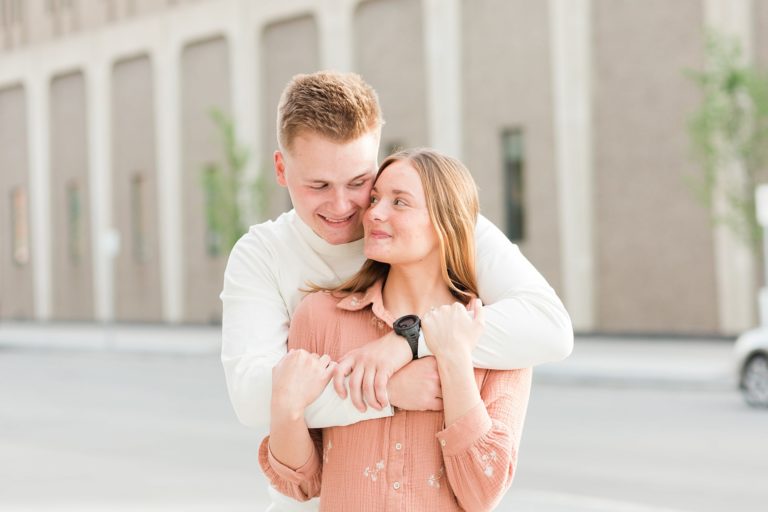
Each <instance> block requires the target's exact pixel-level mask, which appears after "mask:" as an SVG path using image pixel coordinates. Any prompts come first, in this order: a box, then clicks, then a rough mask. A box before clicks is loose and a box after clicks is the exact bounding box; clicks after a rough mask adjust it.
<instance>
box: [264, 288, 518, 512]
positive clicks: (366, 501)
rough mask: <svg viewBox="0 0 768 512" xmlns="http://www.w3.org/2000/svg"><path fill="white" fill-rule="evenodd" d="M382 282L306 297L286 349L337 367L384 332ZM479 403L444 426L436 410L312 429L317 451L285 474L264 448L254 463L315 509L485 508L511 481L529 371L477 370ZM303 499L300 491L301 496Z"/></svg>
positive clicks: (387, 324) (387, 319)
mask: <svg viewBox="0 0 768 512" xmlns="http://www.w3.org/2000/svg"><path fill="white" fill-rule="evenodd" d="M394 320H395V319H394V318H393V317H392V315H391V314H390V313H389V312H388V311H387V310H385V309H384V305H383V302H382V282H378V283H377V284H375V285H373V286H372V287H371V288H369V289H368V290H367V291H366V292H365V293H364V294H363V293H357V294H352V295H348V296H346V297H344V298H338V297H334V296H333V295H332V294H330V293H323V292H318V293H312V294H310V295H308V296H307V297H306V298H305V299H304V300H303V301H302V302H301V304H299V306H298V308H297V309H296V311H295V315H294V318H293V319H292V321H291V328H290V334H289V338H288V347H289V348H296V349H298V348H302V349H305V350H307V351H309V352H314V353H318V354H329V355H330V356H331V358H332V359H334V360H338V359H340V358H341V357H342V356H343V355H344V354H345V353H346V352H348V351H350V350H352V349H355V348H358V347H360V346H361V345H363V344H365V343H366V342H368V341H370V340H375V339H378V338H380V337H381V336H383V335H385V334H386V333H387V332H389V331H391V329H392V327H391V326H392V323H393V322H394ZM475 380H476V382H477V386H478V388H479V389H480V396H481V398H482V403H479V404H477V405H476V406H475V407H474V408H472V409H470V410H469V411H467V412H466V413H465V414H464V415H463V416H461V417H460V418H459V419H458V420H456V421H455V422H454V423H453V424H451V425H449V426H447V427H446V426H445V422H444V416H443V413H442V412H433V411H425V412H421V411H404V410H398V409H396V410H395V414H394V416H392V417H387V418H381V419H374V420H367V421H362V422H359V423H355V424H353V425H349V426H345V427H331V428H325V429H322V430H310V434H311V436H312V439H313V440H314V442H315V449H314V451H313V453H312V455H311V456H310V457H309V460H307V462H306V463H305V464H304V465H303V466H301V467H299V468H297V469H295V470H294V469H291V468H288V467H287V466H285V465H283V464H281V463H280V461H278V460H277V459H276V458H275V457H274V456H273V455H272V453H271V452H270V450H269V437H267V438H265V439H264V441H263V442H262V444H261V447H260V450H259V462H260V464H261V467H262V469H263V471H264V473H265V474H266V475H267V477H268V478H269V480H270V482H271V483H272V485H273V486H274V487H275V488H276V489H277V490H278V491H280V492H281V493H283V494H285V495H288V496H291V497H293V498H295V499H297V500H299V501H306V500H308V499H310V498H313V497H315V496H319V497H320V510H321V511H333V512H337V511H355V512H358V511H370V512H378V511H413V510H419V511H421V510H425V511H426V510H440V511H452V510H470V511H472V512H475V511H482V510H491V509H493V507H494V506H495V505H496V504H497V503H498V502H499V501H500V500H501V498H502V497H503V495H504V493H505V492H506V491H507V489H508V488H509V486H510V485H511V483H512V477H513V475H514V473H515V467H516V463H517V456H518V449H519V446H520V436H521V434H522V430H523V422H524V420H525V413H526V409H527V406H528V396H529V393H530V386H531V370H530V369H522V370H511V371H498V370H479V369H476V370H475ZM305 491H306V492H305Z"/></svg>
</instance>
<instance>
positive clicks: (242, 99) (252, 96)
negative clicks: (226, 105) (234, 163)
mask: <svg viewBox="0 0 768 512" xmlns="http://www.w3.org/2000/svg"><path fill="white" fill-rule="evenodd" d="M252 6H253V4H252V3H251V2H249V1H245V2H240V3H239V4H238V6H237V7H238V16H237V17H236V19H234V20H233V24H232V26H231V27H230V30H229V33H228V37H229V40H230V43H231V44H230V47H231V55H232V67H231V73H232V81H231V87H232V105H233V109H232V118H233V121H234V123H235V133H236V134H237V139H238V142H239V143H240V144H243V145H245V147H247V148H248V152H249V155H250V158H249V159H248V164H247V166H246V168H245V171H244V174H245V177H246V180H247V181H248V182H250V181H251V180H253V179H254V178H255V177H256V174H257V173H258V162H259V160H258V159H257V157H258V154H256V153H255V151H256V148H257V146H256V145H257V143H258V141H259V138H258V137H257V133H256V131H257V130H256V124H257V123H256V119H257V117H256V105H257V104H258V102H257V101H256V98H257V97H258V96H256V94H257V90H256V58H255V57H254V53H255V52H256V25H255V23H254V22H253V16H252V14H251V7H252ZM241 192H242V193H244V194H247V193H248V192H249V191H248V190H242V191H241ZM250 207H251V205H250V204H247V209H246V212H247V219H249V220H253V219H255V213H256V212H252V211H250Z"/></svg>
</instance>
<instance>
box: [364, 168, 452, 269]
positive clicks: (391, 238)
mask: <svg viewBox="0 0 768 512" xmlns="http://www.w3.org/2000/svg"><path fill="white" fill-rule="evenodd" d="M363 228H364V230H365V249H364V250H365V256H366V257H367V258H370V259H372V260H375V261H380V262H382V263H389V264H390V265H397V264H410V263H418V262H421V261H425V260H427V259H428V258H430V257H431V258H436V257H438V256H439V252H438V240H437V233H435V229H434V228H433V227H432V222H431V221H430V219H429V212H428V211H427V201H426V198H425V197H424V187H423V186H422V185H421V179H420V178H419V174H418V173H417V172H416V169H414V168H413V167H412V166H411V164H410V162H408V161H405V160H399V161H397V162H394V163H392V164H390V165H389V166H388V167H387V168H386V169H385V170H384V171H383V172H382V173H381V175H380V176H379V178H378V180H377V181H376V183H375V185H374V187H373V190H372V191H371V205H370V207H369V208H368V210H367V211H366V213H365V216H364V217H363Z"/></svg>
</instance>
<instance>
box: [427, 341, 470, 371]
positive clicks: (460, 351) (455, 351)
mask: <svg viewBox="0 0 768 512" xmlns="http://www.w3.org/2000/svg"><path fill="white" fill-rule="evenodd" d="M433 355H434V356H435V358H436V359H437V362H438V364H439V363H440V362H441V361H442V362H444V363H445V364H449V365H452V366H456V365H459V366H466V365H467V364H469V366H472V351H471V350H469V348H468V347H465V346H461V345H458V344H456V345H455V346H452V347H448V348H444V349H443V350H441V351H439V352H437V353H435V352H433Z"/></svg>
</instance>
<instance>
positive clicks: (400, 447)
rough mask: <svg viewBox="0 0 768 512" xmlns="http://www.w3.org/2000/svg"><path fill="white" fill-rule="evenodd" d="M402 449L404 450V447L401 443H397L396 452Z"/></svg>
mask: <svg viewBox="0 0 768 512" xmlns="http://www.w3.org/2000/svg"><path fill="white" fill-rule="evenodd" d="M402 448H403V445H401V444H400V443H395V450H400V449H402Z"/></svg>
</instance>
